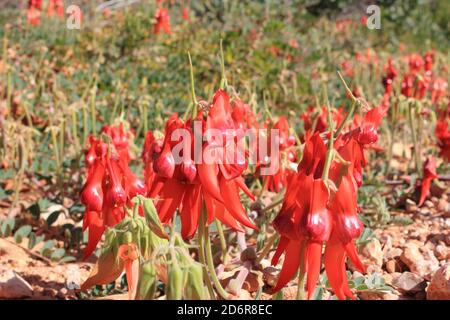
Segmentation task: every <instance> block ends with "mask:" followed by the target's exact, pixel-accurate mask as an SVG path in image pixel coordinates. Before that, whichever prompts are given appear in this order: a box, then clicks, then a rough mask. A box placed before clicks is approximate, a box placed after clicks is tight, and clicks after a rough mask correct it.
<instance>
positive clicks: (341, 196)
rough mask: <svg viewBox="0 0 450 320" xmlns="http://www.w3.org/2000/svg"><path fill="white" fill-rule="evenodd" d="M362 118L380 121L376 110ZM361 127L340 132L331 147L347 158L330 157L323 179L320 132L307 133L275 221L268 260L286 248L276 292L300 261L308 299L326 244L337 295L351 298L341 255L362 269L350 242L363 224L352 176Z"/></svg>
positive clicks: (374, 122) (360, 157) (358, 158)
mask: <svg viewBox="0 0 450 320" xmlns="http://www.w3.org/2000/svg"><path fill="white" fill-rule="evenodd" d="M365 120H366V121H365V123H366V125H369V123H371V125H373V127H374V128H375V130H376V128H378V125H379V121H381V120H379V119H378V116H375V115H369V116H368V117H367V119H365ZM361 131H362V129H361V128H356V129H354V130H352V131H350V132H348V133H347V134H344V135H342V136H339V137H338V139H337V141H336V142H335V148H336V150H337V152H339V154H340V156H341V158H342V159H344V160H345V161H347V163H346V164H343V163H341V162H336V161H333V162H332V164H331V167H330V175H329V181H327V182H325V181H323V180H322V179H321V176H322V173H323V169H324V163H325V157H326V153H327V147H326V145H325V143H324V141H323V140H322V138H321V136H320V134H319V133H315V134H313V135H312V136H311V135H309V134H307V135H306V139H305V140H306V142H305V147H304V151H303V159H302V161H301V162H300V164H299V166H298V173H297V174H296V175H295V176H293V177H291V178H290V179H289V180H288V184H287V187H286V196H285V199H284V202H283V205H282V208H281V210H280V212H279V214H278V215H277V217H276V218H275V220H274V223H273V225H274V228H275V230H277V231H278V232H279V233H280V235H281V239H280V242H279V244H278V247H277V250H276V252H275V254H274V256H273V259H272V264H273V265H275V264H277V263H278V260H279V258H280V256H281V255H282V254H283V253H284V254H285V258H284V262H283V266H282V269H281V272H280V275H279V278H278V281H277V284H276V286H275V287H274V289H273V290H274V292H276V291H278V290H280V289H281V288H282V287H283V286H285V285H286V284H287V282H288V281H289V280H290V279H291V278H292V277H293V276H294V275H295V274H296V272H297V270H298V269H299V267H300V263H301V261H304V266H302V267H303V269H304V270H305V272H306V274H307V277H306V278H307V283H306V292H307V297H308V299H311V298H312V296H313V293H314V289H315V286H316V283H317V279H318V276H319V273H320V269H321V256H322V249H323V246H324V245H325V252H324V264H325V270H326V273H327V276H328V279H329V282H330V285H331V287H332V289H333V291H334V293H335V294H336V296H337V297H338V298H339V299H345V298H350V299H354V298H355V297H354V295H353V293H352V292H351V290H350V288H349V286H348V283H347V275H346V270H345V261H346V259H347V258H349V259H350V260H351V261H352V262H353V264H354V265H355V267H356V268H357V269H358V270H359V271H361V272H364V271H365V268H364V265H363V264H362V263H361V261H360V260H359V258H358V255H357V252H356V247H355V244H354V240H355V239H356V238H357V237H359V235H360V234H361V232H362V229H363V225H362V223H361V221H360V220H359V217H358V215H357V203H356V197H357V186H358V183H357V180H356V178H355V177H354V176H355V174H354V172H355V170H356V169H355V166H356V165H359V166H361V162H362V160H363V154H361V153H362V152H363V144H361V143H360V142H358V141H357V140H356V138H357V137H359V134H360V133H361ZM356 133H357V134H356ZM358 170H361V169H358ZM327 184H328V185H329V186H331V185H334V186H335V187H333V188H332V187H327ZM302 248H304V249H303V250H302Z"/></svg>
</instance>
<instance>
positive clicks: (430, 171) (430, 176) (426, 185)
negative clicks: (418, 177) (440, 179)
mask: <svg viewBox="0 0 450 320" xmlns="http://www.w3.org/2000/svg"><path fill="white" fill-rule="evenodd" d="M436 178H437V174H436V159H435V158H434V157H431V156H430V157H428V158H427V160H426V161H425V163H424V165H423V178H422V186H421V188H420V199H419V207H420V206H421V205H422V204H423V203H424V201H425V199H426V197H427V196H428V194H429V193H430V186H431V182H432V181H433V180H434V179H436Z"/></svg>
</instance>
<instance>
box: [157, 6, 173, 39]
mask: <svg viewBox="0 0 450 320" xmlns="http://www.w3.org/2000/svg"><path fill="white" fill-rule="evenodd" d="M155 19H156V23H155V26H154V29H153V32H154V33H155V34H159V33H160V32H161V31H164V32H165V33H166V34H168V35H171V34H172V31H171V29H170V16H169V10H168V9H166V8H158V10H157V11H156V14H155Z"/></svg>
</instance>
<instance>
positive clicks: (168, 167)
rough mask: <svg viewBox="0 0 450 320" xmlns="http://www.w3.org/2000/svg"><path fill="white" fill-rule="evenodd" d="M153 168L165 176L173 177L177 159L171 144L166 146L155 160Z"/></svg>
mask: <svg viewBox="0 0 450 320" xmlns="http://www.w3.org/2000/svg"><path fill="white" fill-rule="evenodd" d="M153 170H154V171H155V172H156V173H157V174H158V175H159V176H161V177H163V178H168V179H170V178H172V177H173V174H174V172H175V159H174V157H173V154H172V151H171V150H170V146H169V144H166V145H165V146H164V150H163V151H162V152H161V154H160V155H159V157H158V158H157V159H156V161H155V162H153Z"/></svg>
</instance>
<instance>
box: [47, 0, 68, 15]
mask: <svg viewBox="0 0 450 320" xmlns="http://www.w3.org/2000/svg"><path fill="white" fill-rule="evenodd" d="M55 14H56V16H58V17H59V18H64V3H63V1H62V0H49V2H48V4H47V16H48V17H52V16H54V15H55Z"/></svg>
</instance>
